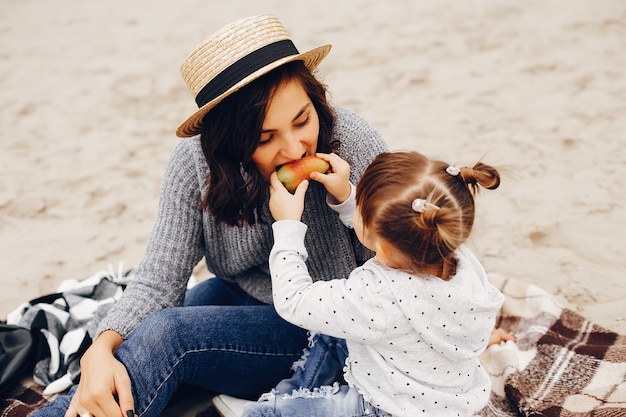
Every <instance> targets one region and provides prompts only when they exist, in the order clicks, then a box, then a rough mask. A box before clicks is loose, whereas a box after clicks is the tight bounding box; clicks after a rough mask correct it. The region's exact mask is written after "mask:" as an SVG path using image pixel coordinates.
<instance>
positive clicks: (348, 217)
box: [326, 183, 356, 229]
mask: <svg viewBox="0 0 626 417" xmlns="http://www.w3.org/2000/svg"><path fill="white" fill-rule="evenodd" d="M355 197H356V187H355V186H354V184H352V183H350V195H349V196H348V198H346V200H345V201H344V202H343V203H339V204H337V201H336V200H335V199H334V197H333V196H331V195H330V194H328V195H327V196H326V204H328V206H329V207H330V208H331V209H333V210H334V211H336V212H337V214H339V220H341V223H343V224H344V226H346V227H349V228H350V229H352V213H354V210H356V198H355Z"/></svg>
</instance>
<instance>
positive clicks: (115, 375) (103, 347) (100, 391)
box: [65, 330, 135, 417]
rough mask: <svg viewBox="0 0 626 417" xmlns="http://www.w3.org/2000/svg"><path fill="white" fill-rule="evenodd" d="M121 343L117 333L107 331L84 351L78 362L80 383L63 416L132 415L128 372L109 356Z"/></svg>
mask: <svg viewBox="0 0 626 417" xmlns="http://www.w3.org/2000/svg"><path fill="white" fill-rule="evenodd" d="M122 341H123V339H122V336H120V335H119V334H118V333H117V332H114V331H112V330H107V331H105V332H103V333H102V334H101V335H100V336H99V337H98V338H97V339H96V340H95V341H94V342H93V344H92V345H91V346H90V347H89V349H87V351H86V352H85V354H84V355H83V357H82V358H81V360H80V368H81V375H80V383H79V384H78V388H77V389H76V393H75V394H74V397H73V398H72V401H71V403H70V406H69V408H68V410H67V412H66V413H65V417H76V416H77V415H79V416H83V415H85V414H89V415H91V416H97V417H120V416H123V417H128V416H132V415H134V410H135V406H134V402H133V397H132V391H131V383H130V378H129V376H128V372H127V371H126V367H125V366H124V365H123V364H122V363H121V362H119V361H118V360H117V359H116V358H115V356H113V352H114V351H115V350H116V349H117V348H118V347H119V345H121V344H122ZM116 397H117V401H116ZM131 412H132V414H131Z"/></svg>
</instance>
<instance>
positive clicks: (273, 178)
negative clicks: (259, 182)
mask: <svg viewBox="0 0 626 417" xmlns="http://www.w3.org/2000/svg"><path fill="white" fill-rule="evenodd" d="M308 187H309V181H308V180H304V181H302V182H301V183H300V185H298V188H296V191H295V192H294V193H293V194H291V193H290V192H289V191H287V189H286V188H285V186H284V185H283V183H282V182H280V180H279V179H278V176H277V175H276V172H272V175H270V212H271V213H272V216H273V217H274V220H276V221H278V220H297V221H300V218H301V217H302V212H303V211H304V195H305V194H306V190H307V189H308Z"/></svg>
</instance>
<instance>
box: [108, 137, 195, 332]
mask: <svg viewBox="0 0 626 417" xmlns="http://www.w3.org/2000/svg"><path fill="white" fill-rule="evenodd" d="M194 140H195V139H194V138H191V139H183V140H181V141H180V142H179V143H178V145H177V146H176V147H175V149H174V151H173V152H172V155H171V157H170V160H169V162H168V165H167V167H166V170H165V173H164V177H163V183H162V187H161V194H160V197H159V207H158V212H157V216H156V219H155V222H154V227H153V229H152V233H151V235H150V238H149V241H148V245H147V248H146V252H145V255H144V258H143V259H142V261H141V262H140V264H139V265H138V267H137V269H136V270H135V274H134V278H133V280H132V281H131V282H130V283H129V285H128V287H127V288H126V290H125V291H124V294H123V295H122V297H121V299H120V300H119V301H118V302H116V303H115V305H114V306H113V307H112V308H111V310H110V312H109V313H108V315H107V317H106V318H104V319H103V320H102V321H101V323H100V325H99V326H98V333H100V332H102V331H104V330H115V331H116V332H117V333H119V334H120V335H122V336H123V337H126V336H127V335H128V334H129V333H130V332H131V331H132V330H133V329H134V328H135V327H136V326H137V325H138V324H139V323H140V322H141V321H142V320H143V319H144V318H145V317H146V316H148V314H150V313H152V312H154V311H157V310H160V309H163V308H166V307H172V306H177V305H181V304H182V302H183V299H184V295H185V290H186V285H187V281H188V280H189V277H190V276H191V273H192V270H193V268H194V266H195V265H197V263H198V262H199V261H200V259H201V258H202V256H203V247H204V240H203V239H204V238H203V226H202V210H201V209H200V180H199V178H198V177H199V175H198V168H197V164H198V161H197V156H196V153H195V150H194V149H193V147H194V146H198V145H197V144H195V143H194Z"/></svg>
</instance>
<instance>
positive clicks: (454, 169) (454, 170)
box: [446, 165, 461, 177]
mask: <svg viewBox="0 0 626 417" xmlns="http://www.w3.org/2000/svg"><path fill="white" fill-rule="evenodd" d="M446 172H447V173H448V174H450V175H453V176H455V177H456V176H457V175H459V174H460V173H461V170H460V169H458V168H457V167H455V166H454V165H450V166H449V167H448V168H446Z"/></svg>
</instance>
